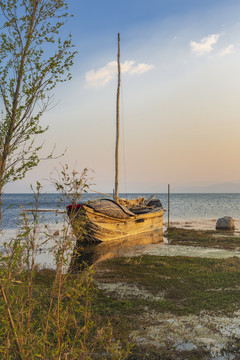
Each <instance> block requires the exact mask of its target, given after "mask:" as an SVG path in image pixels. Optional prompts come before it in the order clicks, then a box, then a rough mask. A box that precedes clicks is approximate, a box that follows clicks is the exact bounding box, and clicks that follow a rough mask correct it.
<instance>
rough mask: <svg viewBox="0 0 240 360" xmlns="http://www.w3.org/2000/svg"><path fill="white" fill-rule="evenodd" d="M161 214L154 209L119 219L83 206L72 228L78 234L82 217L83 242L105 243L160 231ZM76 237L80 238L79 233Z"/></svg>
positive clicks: (161, 210) (162, 211) (161, 212)
mask: <svg viewBox="0 0 240 360" xmlns="http://www.w3.org/2000/svg"><path fill="white" fill-rule="evenodd" d="M163 214H164V210H163V209H156V210H154V211H152V212H148V213H145V214H140V215H135V216H129V217H127V218H125V219H119V218H115V217H111V216H108V215H105V214H102V213H100V212H97V211H95V210H93V209H91V208H89V207H87V206H84V215H83V212H79V214H76V215H75V218H74V220H73V224H72V226H73V229H74V230H75V233H76V232H77V231H78V232H79V224H80V223H83V220H82V218H83V216H84V218H85V225H84V231H83V235H82V237H83V241H84V242H87V243H95V242H105V241H112V240H120V239H123V238H126V237H130V236H133V235H137V234H143V233H148V232H152V231H156V230H160V229H162V226H163ZM78 237H80V232H79V236H78Z"/></svg>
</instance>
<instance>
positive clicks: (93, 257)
mask: <svg viewBox="0 0 240 360" xmlns="http://www.w3.org/2000/svg"><path fill="white" fill-rule="evenodd" d="M161 243H162V244H163V243H164V237H163V230H155V231H153V232H151V233H144V234H138V235H132V236H128V237H125V238H122V239H120V240H111V241H105V242H101V243H99V244H94V245H80V244H77V245H76V246H75V249H74V251H73V255H72V259H71V263H70V266H69V272H71V273H76V272H78V271H80V270H81V269H82V268H83V267H85V266H86V265H87V266H91V265H94V264H97V263H99V262H102V261H106V260H109V259H112V258H116V257H127V256H129V257H131V256H134V254H135V252H136V253H138V254H139V253H140V252H141V248H145V247H146V246H149V245H151V244H161Z"/></svg>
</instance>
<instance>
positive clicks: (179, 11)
mask: <svg viewBox="0 0 240 360" xmlns="http://www.w3.org/2000/svg"><path fill="white" fill-rule="evenodd" d="M69 12H70V13H72V14H73V15H74V17H73V18H71V19H69V21H68V23H67V24H66V26H65V28H64V30H62V33H61V36H65V34H68V33H69V32H71V34H72V38H73V43H74V44H75V46H76V50H77V51H78V54H77V56H76V57H75V62H74V66H73V67H72V80H71V81H70V82H68V83H63V84H60V85H59V86H58V87H57V88H56V89H55V92H54V99H55V100H54V102H55V106H53V107H52V109H49V110H48V111H47V112H46V113H45V114H44V116H43V117H42V120H41V123H42V125H49V130H48V132H47V133H45V134H44V138H43V141H44V148H43V156H44V155H48V154H49V152H50V151H51V149H52V148H53V147H55V154H56V156H57V155H60V154H62V153H63V152H64V151H65V149H66V151H65V155H64V156H63V157H61V158H58V159H56V160H48V161H43V162H42V163H40V165H39V166H38V167H37V168H35V169H34V170H32V171H31V172H29V173H28V174H27V176H26V178H25V179H24V180H22V181H18V182H16V183H12V184H9V185H8V186H7V187H6V192H30V184H32V185H34V184H35V183H36V181H40V182H41V183H42V184H43V186H44V189H45V190H46V191H49V192H53V191H54V188H53V186H52V184H51V180H50V179H53V178H55V177H58V174H59V172H60V171H61V166H62V165H64V164H68V165H69V168H70V169H75V170H76V171H78V172H81V171H82V170H83V169H84V168H88V169H89V176H90V177H91V178H92V177H93V182H94V184H95V185H94V186H92V189H93V190H95V191H100V192H110V193H112V191H113V188H114V171H115V170H114V166H115V165H114V157H115V123H116V92H117V63H116V61H117V34H118V33H120V37H121V68H122V83H121V104H120V121H121V125H120V127H121V130H120V131H121V132H120V178H119V182H120V192H123V193H139V192H142V193H145V192H148V193H151V192H166V191H167V187H168V184H170V185H171V189H172V191H173V192H195V191H197V192H207V191H211V192H214V191H220V192H221V191H223V192H225V191H230V192H231V191H240V173H239V169H240V101H239V98H240V2H239V1H238V0H201V1H200V0H122V1H120V2H119V1H115V0H103V1H99V0H91V1H82V0H71V1H69Z"/></svg>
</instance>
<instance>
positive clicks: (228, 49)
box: [220, 44, 235, 56]
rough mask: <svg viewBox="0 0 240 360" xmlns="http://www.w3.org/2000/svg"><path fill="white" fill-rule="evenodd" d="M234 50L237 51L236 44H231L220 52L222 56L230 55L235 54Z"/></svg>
mask: <svg viewBox="0 0 240 360" xmlns="http://www.w3.org/2000/svg"><path fill="white" fill-rule="evenodd" d="M234 52H235V49H234V45H233V44H230V45H229V46H227V47H226V48H225V49H224V50H222V52H221V53H220V56H225V55H230V54H233V53H234Z"/></svg>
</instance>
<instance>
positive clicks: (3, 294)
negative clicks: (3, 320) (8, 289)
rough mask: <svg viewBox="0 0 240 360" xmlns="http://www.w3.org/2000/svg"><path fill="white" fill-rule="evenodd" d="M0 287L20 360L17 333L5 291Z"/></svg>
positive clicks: (0, 285) (20, 359)
mask: <svg viewBox="0 0 240 360" xmlns="http://www.w3.org/2000/svg"><path fill="white" fill-rule="evenodd" d="M0 287H1V292H2V296H3V300H4V302H5V304H6V307H7V313H8V320H9V324H10V327H11V330H12V332H13V335H14V342H15V345H16V348H17V356H18V359H19V360H22V359H23V358H22V356H21V353H22V352H21V348H20V344H19V339H18V336H17V332H16V329H15V325H14V322H13V318H12V314H11V310H10V308H9V305H8V299H7V297H6V294H5V291H4V288H3V286H2V284H1V283H0Z"/></svg>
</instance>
